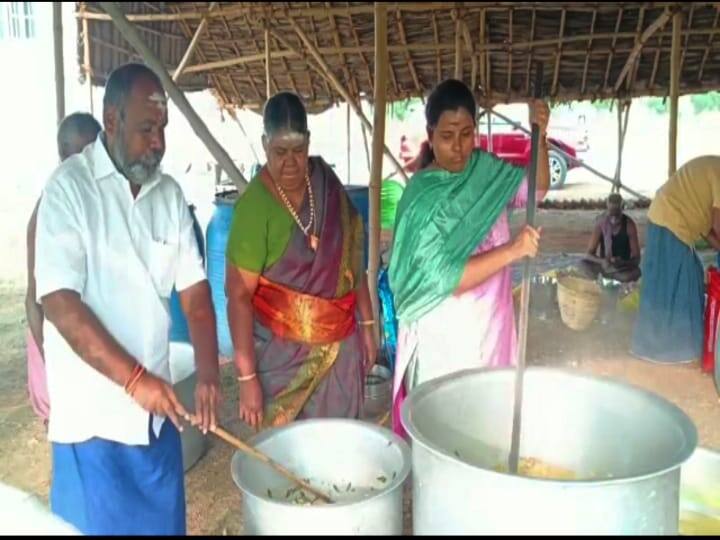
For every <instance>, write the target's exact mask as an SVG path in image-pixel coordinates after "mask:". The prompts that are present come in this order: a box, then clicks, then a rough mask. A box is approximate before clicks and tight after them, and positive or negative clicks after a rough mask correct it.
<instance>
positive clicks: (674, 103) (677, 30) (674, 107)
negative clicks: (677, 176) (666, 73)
mask: <svg viewBox="0 0 720 540" xmlns="http://www.w3.org/2000/svg"><path fill="white" fill-rule="evenodd" d="M682 24H683V16H682V13H680V12H678V13H676V14H675V15H674V16H673V33H672V55H671V57H670V141H669V144H670V148H669V152H668V177H669V176H671V175H672V174H673V173H674V172H675V171H676V170H677V134H678V133H677V130H678V102H679V97H680V53H681V52H682V51H681V47H680V43H681V32H682Z"/></svg>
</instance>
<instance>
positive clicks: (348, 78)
mask: <svg viewBox="0 0 720 540" xmlns="http://www.w3.org/2000/svg"><path fill="white" fill-rule="evenodd" d="M325 7H327V8H328V9H329V8H330V7H332V6H331V4H330V2H325ZM328 20H329V21H330V28H331V29H332V32H333V39H334V40H335V46H336V47H337V48H338V49H340V48H342V40H341V39H340V32H338V27H337V21H336V20H335V17H334V16H333V15H328ZM339 57H340V64H341V65H342V67H343V74H344V75H345V84H346V85H347V86H348V88H349V89H350V91H351V92H352V94H353V96H357V95H358V89H357V81H356V80H355V78H354V77H353V76H352V75H350V70H349V69H348V67H347V66H348V62H347V58H346V57H345V55H344V54H341V55H339Z"/></svg>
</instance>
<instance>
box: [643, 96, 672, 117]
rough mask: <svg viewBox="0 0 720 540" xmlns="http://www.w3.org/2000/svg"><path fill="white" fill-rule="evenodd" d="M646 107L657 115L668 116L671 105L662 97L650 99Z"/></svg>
mask: <svg viewBox="0 0 720 540" xmlns="http://www.w3.org/2000/svg"><path fill="white" fill-rule="evenodd" d="M645 104H646V106H647V108H648V109H650V110H651V111H653V112H655V113H657V114H667V113H668V109H669V107H670V104H669V103H668V100H666V99H665V98H661V97H651V98H648V100H647V101H646V103H645Z"/></svg>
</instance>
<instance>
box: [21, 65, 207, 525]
mask: <svg viewBox="0 0 720 540" xmlns="http://www.w3.org/2000/svg"><path fill="white" fill-rule="evenodd" d="M103 124H104V131H103V132H101V133H100V135H99V136H98V138H97V140H96V141H95V142H94V143H92V144H90V145H88V146H87V147H86V148H85V149H84V150H83V152H82V153H80V154H77V155H75V156H73V157H71V158H69V159H68V160H66V161H65V162H64V163H63V164H62V165H60V167H59V168H58V169H57V170H56V171H55V172H54V174H53V175H52V177H51V179H50V181H49V182H48V184H47V186H46V188H45V190H44V192H43V195H42V199H41V202H40V208H39V210H38V220H37V233H36V235H37V238H36V249H35V257H36V259H35V279H36V288H37V291H36V296H37V299H38V301H39V302H41V304H42V308H43V311H44V313H45V317H46V319H45V323H44V328H43V329H44V352H45V360H46V366H47V380H48V392H49V395H50V403H51V404H52V407H51V409H50V421H49V426H48V438H49V439H50V441H51V443H52V459H53V473H52V488H51V493H50V504H51V507H52V510H53V512H54V513H56V514H57V515H59V516H60V517H62V518H63V519H65V520H66V521H67V522H69V523H71V524H72V525H74V526H75V527H76V528H77V529H78V530H80V531H81V532H83V533H84V534H97V535H108V534H113V535H117V534H120V535H123V534H128V535H131V534H143V535H157V534H171V535H178V534H185V493H184V486H183V467H182V450H181V446H180V438H179V434H178V428H179V429H182V427H181V424H180V422H181V418H185V419H186V420H188V419H191V420H192V421H193V422H196V420H197V422H196V423H199V425H200V428H201V429H203V430H204V431H205V432H206V431H207V429H208V428H210V427H212V426H214V425H215V421H216V408H217V405H218V402H219V398H220V392H219V366H218V350H217V335H216V327H215V316H214V312H213V307H212V302H211V298H210V289H209V286H208V283H207V280H206V277H205V273H204V269H203V264H202V259H201V257H200V253H199V251H198V246H197V241H196V239H195V237H194V232H193V221H192V218H191V216H190V212H189V210H188V206H187V203H186V201H185V199H184V197H183V194H182V191H181V190H180V187H179V186H178V185H177V183H176V182H175V181H174V180H173V179H172V178H170V177H169V176H166V175H164V174H162V173H161V172H160V170H159V165H160V161H161V160H162V157H163V154H164V151H165V138H164V130H165V126H166V125H167V103H166V97H165V92H164V90H163V88H162V85H161V83H160V81H159V79H158V78H157V76H156V75H155V74H154V73H153V72H152V71H151V70H150V69H148V68H147V67H145V66H142V65H139V64H128V65H126V66H122V67H120V68H118V69H117V70H115V71H114V72H113V73H112V74H111V75H110V78H109V79H108V82H107V86H106V89H105V97H104V102H103ZM173 286H175V287H176V289H177V290H178V292H179V294H180V301H181V304H182V306H183V311H184V312H185V315H186V317H187V320H188V325H189V328H190V335H191V340H192V343H193V346H194V349H195V360H196V366H197V376H198V386H197V390H196V394H195V407H196V411H195V413H196V416H192V417H191V416H189V414H188V411H185V410H184V408H183V407H182V405H181V404H180V403H179V401H178V399H177V397H176V396H175V393H174V392H173V388H172V386H171V384H170V369H169V364H168V356H169V329H170V316H169V311H168V299H169V297H170V293H171V291H172V288H173ZM168 420H169V421H168ZM193 429H194V428H193Z"/></svg>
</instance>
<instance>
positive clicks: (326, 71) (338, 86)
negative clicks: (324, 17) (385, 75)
mask: <svg viewBox="0 0 720 540" xmlns="http://www.w3.org/2000/svg"><path fill="white" fill-rule="evenodd" d="M385 15H386V16H387V12H385ZM386 20H387V19H386ZM289 21H290V25H291V26H292V28H293V30H294V31H295V33H296V34H297V35H298V37H299V38H300V40H301V41H302V42H303V45H305V48H306V49H307V51H308V52H309V53H310V55H311V56H312V57H313V58H314V60H315V62H316V63H317V64H318V66H320V72H321V73H323V75H324V77H325V79H327V80H328V81H329V82H330V83H331V84H332V85H333V86H334V87H335V90H337V92H338V94H340V96H342V98H343V99H344V100H345V101H346V102H347V103H349V104H350V106H351V107H352V108H353V110H354V111H355V114H357V115H358V117H359V118H360V121H361V122H362V123H363V124H364V125H365V127H366V128H367V130H368V131H369V132H370V133H371V134H372V133H374V129H373V126H372V124H370V121H369V120H368V119H367V118H366V117H365V114H364V113H363V111H362V109H361V108H360V107H359V106H358V102H356V101H355V99H354V98H353V97H352V96H351V95H350V93H349V92H348V91H347V89H346V88H345V87H344V86H343V85H342V83H341V82H340V81H339V80H338V78H337V77H336V76H335V74H334V73H333V72H332V70H331V69H330V66H328V64H327V62H326V61H325V59H324V58H323V57H322V55H321V54H320V53H319V52H318V50H317V48H316V47H315V46H314V45H313V43H312V42H311V41H310V38H308V36H307V35H306V34H305V32H303V30H302V28H300V26H299V25H298V24H297V22H295V20H294V19H289ZM386 39H387V37H386ZM385 50H386V51H387V42H386V44H385ZM376 54H377V50H376ZM376 70H377V68H376ZM377 85H378V82H377V80H376V81H375V87H377ZM386 91H387V90H386ZM375 106H376V107H377V103H375ZM373 138H374V137H373ZM385 155H387V156H388V158H389V159H390V161H392V163H393V165H394V166H395V167H396V169H397V172H398V173H399V174H400V176H401V177H402V178H403V180H405V182H408V181H409V179H408V177H407V174H406V173H405V171H404V170H403V167H402V165H400V163H399V162H398V160H397V158H396V157H395V156H394V155H393V153H392V152H391V151H390V149H389V148H388V147H387V146H385Z"/></svg>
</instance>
